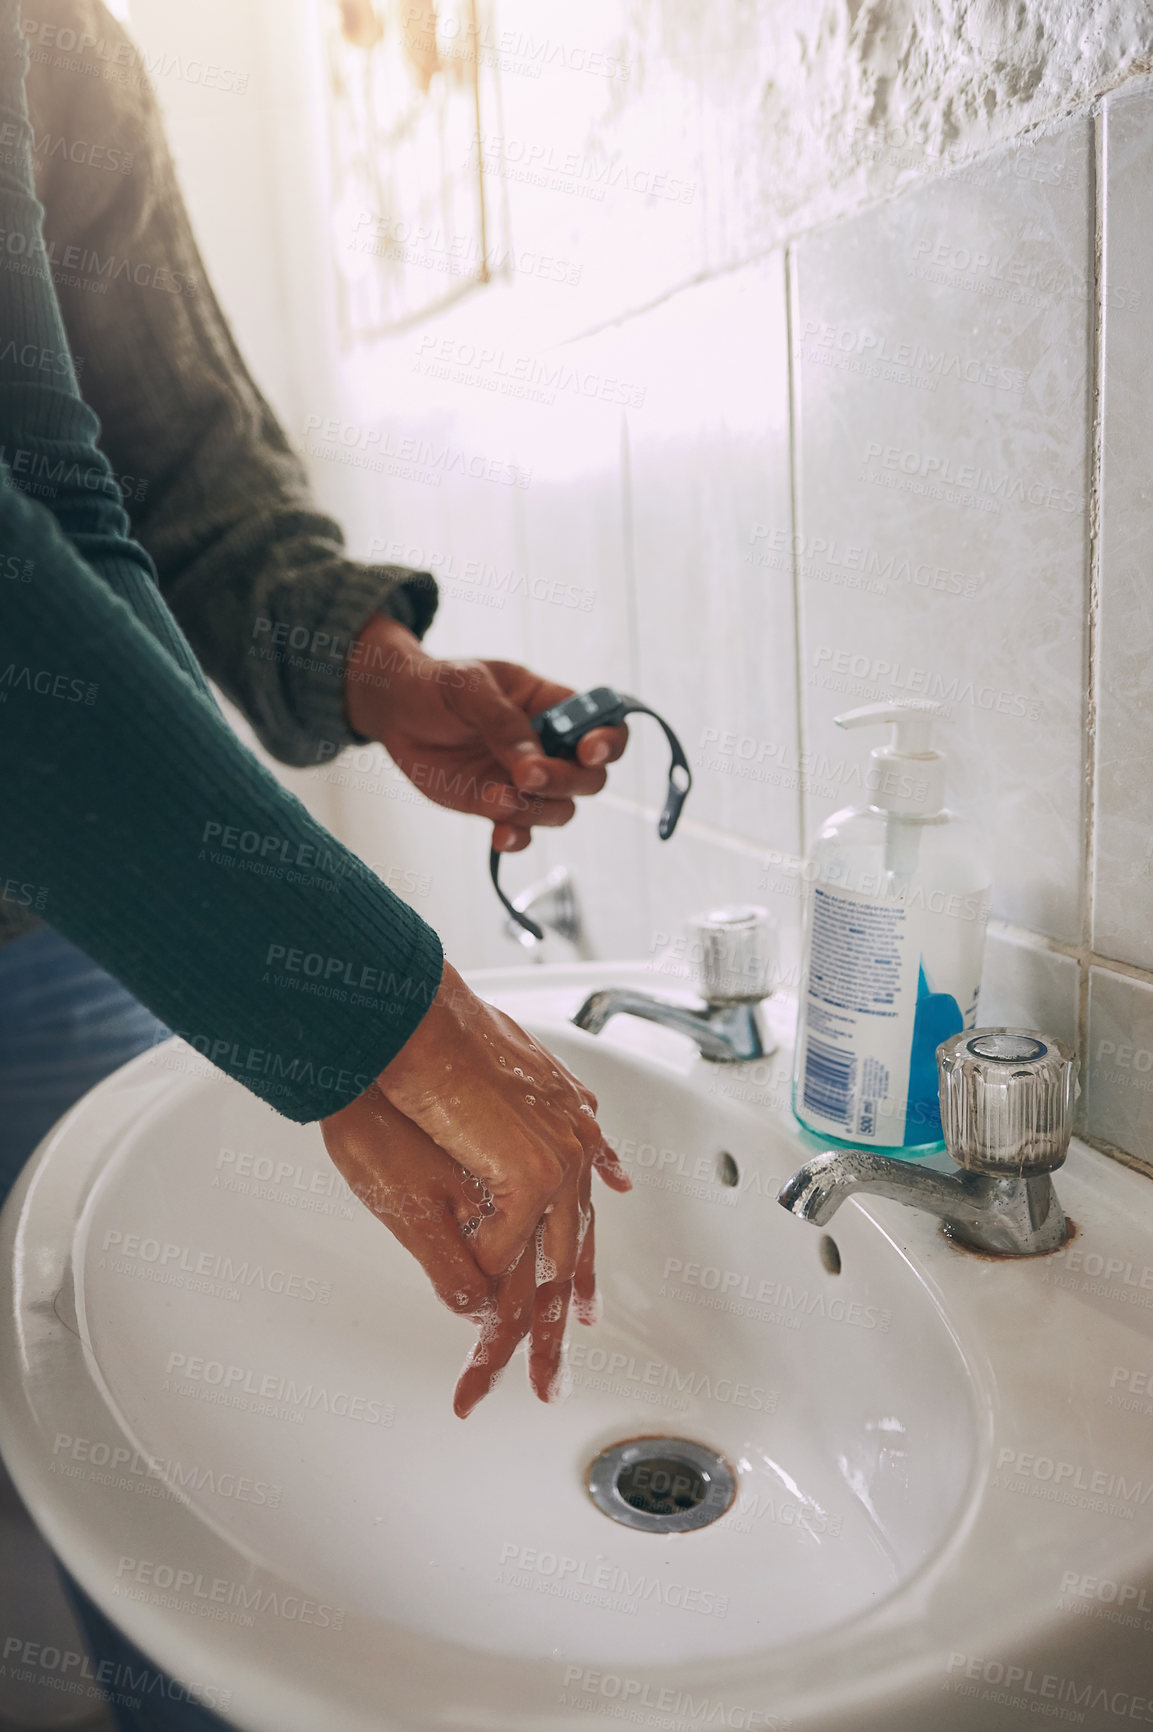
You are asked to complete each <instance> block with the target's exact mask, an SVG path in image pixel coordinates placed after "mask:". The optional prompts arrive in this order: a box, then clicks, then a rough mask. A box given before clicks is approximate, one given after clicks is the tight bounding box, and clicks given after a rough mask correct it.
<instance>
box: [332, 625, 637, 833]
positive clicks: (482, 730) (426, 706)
mask: <svg viewBox="0 0 1153 1732" xmlns="http://www.w3.org/2000/svg"><path fill="white" fill-rule="evenodd" d="M572 695H573V692H572V688H571V687H570V686H560V685H557V684H555V683H554V682H553V681H552V680H545V679H541V678H540V676H539V675H537V674H534V673H531V672H530V671H529V669H528V668H523V667H520V666H518V665H517V663H515V662H495V661H464V660H437V658H436V657H434V656H430V655H428V654H427V653H426V652H425V651H424V650H423V649H422V648H421V644H420V640H419V639H418V638H417V637H415V636H414V635H413V633H412V632H410V631H409V630H408V629H407V628H406V627H405V626H403V625H401V624H399V622H398V621H397V620H394V619H389V618H388V617H387V615H385V614H374V615H373V617H372V619H370V620H369V621H368V623H367V624H366V625H365V627H364V629H363V631H362V632H361V633H360V636H359V637H358V638H357V640H356V643H355V644H354V646H353V650H352V653H351V654H350V656H349V659H348V663H347V665H346V668H345V707H346V709H347V712H348V720H349V723H350V725H351V726H352V727H353V728H354V729H355V731H356V732H357V733H358V734H364V735H365V736H366V737H367V738H369V739H374V740H380V741H381V742H382V744H383V745H384V746H385V747H386V748H387V750H388V752H389V754H390V756H391V757H392V758H393V760H394V761H395V763H396V764H397V765H398V767H399V768H400V769H401V770H403V771H404V773H405V775H406V776H407V777H408V778H409V780H410V781H411V782H413V783H414V784H415V785H416V787H418V788H419V789H420V790H421V792H422V793H423V794H426V795H427V796H428V798H429V799H430V800H433V801H435V802H436V804H437V805H438V806H449V807H451V808H452V809H453V810H454V811H457V812H472V813H475V814H478V815H479V816H480V817H483V818H489V819H491V820H492V826H493V831H492V841H493V847H494V848H496V849H497V851H498V852H499V853H505V854H513V853H517V852H519V850H520V849H522V848H527V847H528V844H529V842H530V841H531V840H532V828H533V826H534V825H535V824H543V825H549V826H557V825H561V824H567V823H568V821H569V819H570V818H571V817H572V816H573V813H574V812H575V811H576V807H575V805H574V804H573V800H574V798H575V797H578V796H580V795H583V794H598V793H599V792H600V790H601V789H602V788H603V787H604V785H605V772H604V770H603V768H601V766H602V765H604V764H609V763H611V762H612V761H613V760H614V759H616V758H619V757H620V755H621V753H622V752H623V751H624V749H625V746H626V744H627V742H628V729H627V728H625V727H624V726H621V727H616V728H594V729H593V730H592V731H591V732H590V733H588V734H586V735H585V736H584V738H583V739H582V740H581V742H580V745H579V746H578V748H577V758H576V760H572V759H565V758H550V757H548V756H547V754H546V753H545V752H543V751H542V750H541V744H540V740H539V738H538V736H537V735H536V734H535V733H534V732H533V730H532V728H531V727H530V726H529V717H530V716H535V715H539V714H540V712H541V711H542V710H547V709H550V708H551V706H552V705H553V704H559V703H563V702H564V700H565V698H571V697H572Z"/></svg>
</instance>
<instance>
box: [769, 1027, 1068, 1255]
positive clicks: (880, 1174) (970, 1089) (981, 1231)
mask: <svg viewBox="0 0 1153 1732" xmlns="http://www.w3.org/2000/svg"><path fill="white" fill-rule="evenodd" d="M937 1071H938V1075H939V1078H940V1095H941V1123H942V1128H943V1130H944V1135H945V1144H946V1147H947V1148H948V1151H949V1154H950V1155H951V1156H952V1158H953V1160H954V1161H955V1162H956V1163H957V1166H958V1169H959V1170H958V1171H957V1172H955V1173H940V1172H934V1171H932V1170H930V1169H929V1168H926V1167H922V1166H917V1165H915V1164H913V1163H912V1162H909V1161H898V1160H893V1159H892V1158H891V1157H890V1156H888V1155H879V1154H875V1153H873V1152H872V1151H871V1150H867V1149H835V1150H829V1152H828V1153H826V1154H823V1155H817V1156H816V1157H815V1158H814V1159H813V1160H811V1161H806V1162H805V1164H804V1166H803V1167H801V1168H800V1169H799V1171H797V1172H795V1173H794V1174H793V1176H792V1178H791V1179H790V1180H789V1181H788V1183H787V1184H785V1185H784V1186H783V1187H782V1189H781V1192H780V1195H779V1196H778V1198H777V1201H778V1202H779V1203H780V1204H781V1206H782V1207H783V1208H786V1209H788V1210H790V1211H791V1213H792V1214H794V1215H797V1216H799V1217H800V1219H801V1220H802V1221H810V1222H812V1224H813V1225H814V1226H816V1227H823V1226H824V1225H825V1223H826V1222H827V1221H829V1220H831V1218H832V1217H833V1215H835V1214H836V1212H837V1210H838V1209H839V1208H840V1206H841V1204H842V1203H843V1202H844V1201H845V1199H846V1197H851V1196H852V1195H853V1194H854V1193H855V1192H858V1191H862V1192H866V1193H867V1194H868V1195H870V1196H875V1197H889V1198H891V1199H892V1200H893V1201H894V1202H898V1203H907V1204H908V1205H909V1207H910V1208H913V1209H924V1210H926V1211H927V1212H928V1213H929V1214H931V1215H937V1216H939V1217H940V1219H941V1221H942V1224H943V1226H944V1230H945V1232H946V1233H947V1234H948V1235H949V1237H950V1238H951V1239H955V1240H956V1241H957V1242H958V1243H959V1244H962V1245H966V1246H968V1247H969V1248H970V1249H971V1250H975V1251H989V1252H994V1253H998V1254H1000V1255H1003V1256H1009V1257H1036V1256H1040V1255H1042V1254H1043V1253H1044V1252H1046V1251H1055V1250H1057V1249H1058V1248H1059V1247H1060V1246H1061V1245H1063V1244H1064V1243H1065V1241H1066V1239H1067V1238H1068V1236H1069V1224H1068V1222H1067V1220H1066V1218H1065V1212H1064V1210H1063V1209H1062V1207H1061V1204H1060V1203H1059V1201H1058V1199H1057V1193H1056V1191H1055V1190H1054V1189H1053V1181H1052V1178H1051V1177H1050V1175H1051V1174H1052V1173H1053V1172H1055V1171H1056V1170H1057V1168H1058V1167H1060V1166H1062V1165H1063V1164H1064V1160H1065V1155H1066V1153H1067V1151H1068V1147H1069V1136H1070V1132H1071V1129H1072V1118H1073V1102H1074V1101H1075V1100H1076V1098H1077V1096H1078V1094H1079V1093H1080V1088H1079V1086H1078V1083H1077V1059H1076V1057H1075V1055H1074V1053H1073V1050H1072V1048H1071V1047H1069V1046H1066V1044H1065V1042H1064V1041H1060V1040H1054V1039H1052V1038H1051V1037H1050V1036H1048V1035H1041V1034H1035V1033H1033V1032H1032V1031H1031V1030H1028V1029H1019V1028H983V1029H974V1030H971V1031H966V1032H962V1033H961V1034H955V1035H952V1036H951V1037H950V1038H949V1039H948V1040H946V1041H944V1042H942V1044H941V1045H940V1046H939V1047H938V1048H937Z"/></svg>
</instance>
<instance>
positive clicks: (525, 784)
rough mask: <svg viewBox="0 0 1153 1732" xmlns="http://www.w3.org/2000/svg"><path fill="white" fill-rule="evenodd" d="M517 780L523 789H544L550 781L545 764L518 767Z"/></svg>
mask: <svg viewBox="0 0 1153 1732" xmlns="http://www.w3.org/2000/svg"><path fill="white" fill-rule="evenodd" d="M516 779H517V782H518V784H519V785H520V787H522V788H543V787H544V785H545V783H546V782H547V781H548V771H547V770H546V769H545V767H544V765H543V764H525V765H524V766H523V767H521V766H519V765H518V767H517V776H516Z"/></svg>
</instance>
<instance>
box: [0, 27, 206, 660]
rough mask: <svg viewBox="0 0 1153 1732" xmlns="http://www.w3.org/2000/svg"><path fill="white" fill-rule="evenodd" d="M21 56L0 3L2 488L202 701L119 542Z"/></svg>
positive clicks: (114, 489)
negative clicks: (43, 513)
mask: <svg viewBox="0 0 1153 1732" xmlns="http://www.w3.org/2000/svg"><path fill="white" fill-rule="evenodd" d="M27 53H28V50H27V47H26V45H25V42H24V38H23V36H22V34H21V31H20V6H19V4H18V0H0V139H2V140H3V149H2V150H0V234H2V235H3V236H4V241H5V251H4V257H3V264H4V267H5V269H4V273H3V281H2V283H0V309H2V313H3V324H2V326H0V462H3V463H4V464H5V465H6V466H7V470H8V474H9V477H10V479H11V481H12V484H13V485H14V486H16V487H18V488H19V489H20V491H21V492H22V493H27V494H28V495H29V497H30V498H33V499H38V500H39V501H40V502H41V504H43V505H46V506H47V507H48V509H49V510H50V511H51V512H52V514H53V516H54V517H55V518H56V520H57V522H58V523H59V524H60V526H61V528H62V529H63V530H64V532H65V534H66V535H67V536H68V537H69V539H70V540H71V542H72V543H73V545H74V546H75V547H76V549H77V551H78V552H79V553H81V554H82V555H83V556H84V558H85V559H87V560H88V561H89V563H90V564H91V565H92V566H93V567H94V568H95V569H96V571H97V572H98V573H99V575H100V576H101V577H102V578H103V579H104V581H105V583H107V584H108V586H109V587H110V589H111V590H112V591H113V593H114V594H116V595H119V596H121V597H122V598H123V599H124V600H125V601H126V602H127V603H128V604H129V606H130V607H131V608H132V611H133V612H134V613H135V615H136V617H137V618H138V619H139V620H140V621H141V622H142V624H144V625H146V626H147V628H148V630H149V631H150V632H151V633H152V635H153V636H154V637H155V638H156V640H157V642H158V643H160V644H162V645H163V646H164V648H165V649H166V650H167V651H168V653H169V655H171V656H172V658H173V660H174V661H175V662H176V664H177V665H178V666H179V667H181V668H183V669H184V671H185V672H186V673H187V674H189V675H190V676H191V677H192V678H193V679H194V680H195V681H196V682H197V683H198V684H199V685H200V686H201V687H202V689H203V690H204V691H205V692H207V690H208V687H207V684H206V682H205V680H204V676H203V674H202V673H201V670H200V667H199V665H198V663H197V661H196V658H195V656H194V655H193V653H192V651H191V649H190V647H189V644H188V640H187V639H186V638H185V636H184V634H183V633H182V632H181V630H180V629H179V627H178V626H177V624H176V621H175V620H174V619H173V617H172V615H171V613H170V612H169V610H168V608H167V607H166V606H165V605H164V601H163V599H162V598H161V595H160V592H159V589H158V588H157V583H156V571H155V569H154V567H153V564H152V561H151V560H150V559H149V557H148V555H147V554H146V553H145V551H144V549H143V548H142V547H140V546H139V545H138V543H136V542H134V541H132V540H130V539H129V533H128V531H129V522H128V514H127V512H126V511H125V510H124V506H123V503H122V500H121V495H120V488H119V485H118V484H117V482H116V479H115V477H114V476H113V473H112V469H111V466H110V464H109V462H108V459H107V457H106V456H105V455H104V453H103V452H102V451H101V450H100V449H99V448H98V446H97V439H98V437H99V433H100V424H99V422H98V421H97V419H96V416H95V415H94V414H93V413H92V410H91V409H90V408H89V407H88V405H87V404H86V403H85V402H84V401H83V399H82V398H81V396H80V392H79V387H78V384H77V379H76V371H75V367H74V364H73V359H72V355H71V353H70V351H69V347H68V339H67V337H66V335H65V331H64V323H63V320H62V319H61V316H60V308H59V304H58V302H57V299H56V290H55V288H54V287H53V283H52V277H51V274H50V272H49V269H48V261H47V256H46V252H45V246H44V211H43V208H42V206H41V205H40V204H39V202H38V200H37V199H36V197H35V195H34V193H33V191H32V186H33V165H32V142H33V133H32V127H31V124H30V122H29V119H28V113H27V108H26V105H25V95H24V76H25V70H26V66H27Z"/></svg>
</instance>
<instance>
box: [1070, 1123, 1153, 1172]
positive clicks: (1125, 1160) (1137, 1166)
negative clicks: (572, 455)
mask: <svg viewBox="0 0 1153 1732" xmlns="http://www.w3.org/2000/svg"><path fill="white" fill-rule="evenodd" d="M1073 1135H1074V1136H1075V1137H1076V1138H1077V1139H1078V1141H1080V1142H1082V1143H1085V1144H1086V1145H1087V1146H1088V1147H1089V1148H1091V1149H1096V1151H1097V1153H1098V1154H1099V1155H1107V1156H1108V1158H1109V1159H1110V1160H1111V1161H1118V1162H1119V1163H1120V1164H1121V1166H1123V1167H1131V1168H1132V1170H1133V1171H1134V1172H1135V1173H1140V1174H1141V1175H1142V1177H1143V1178H1146V1179H1153V1162H1151V1161H1145V1160H1142V1158H1141V1156H1140V1155H1133V1154H1130V1152H1129V1150H1128V1149H1123V1148H1121V1146H1120V1144H1118V1143H1110V1142H1107V1141H1106V1139H1105V1138H1104V1137H1091V1136H1090V1135H1089V1134H1088V1132H1087V1131H1086V1130H1085V1129H1084V1127H1081V1128H1080V1129H1078V1130H1075V1131H1074V1132H1073Z"/></svg>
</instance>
